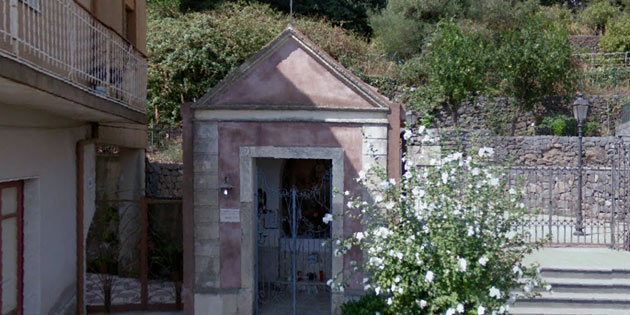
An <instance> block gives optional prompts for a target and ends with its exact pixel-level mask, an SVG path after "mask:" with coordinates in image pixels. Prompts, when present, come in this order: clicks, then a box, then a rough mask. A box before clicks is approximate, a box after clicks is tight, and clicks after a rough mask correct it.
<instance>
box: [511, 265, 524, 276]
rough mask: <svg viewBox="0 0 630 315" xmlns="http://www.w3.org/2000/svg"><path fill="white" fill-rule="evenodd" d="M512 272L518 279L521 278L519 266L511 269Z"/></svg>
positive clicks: (521, 273)
mask: <svg viewBox="0 0 630 315" xmlns="http://www.w3.org/2000/svg"><path fill="white" fill-rule="evenodd" d="M512 272H513V273H516V274H518V277H519V278H520V277H522V276H523V270H521V268H519V266H514V267H512Z"/></svg>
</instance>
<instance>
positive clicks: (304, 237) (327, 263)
mask: <svg viewBox="0 0 630 315" xmlns="http://www.w3.org/2000/svg"><path fill="white" fill-rule="evenodd" d="M257 175H258V176H261V175H260V174H257ZM263 182H264V179H263ZM330 183H331V182H330V175H326V176H324V178H323V179H322V183H321V184H319V185H318V186H315V187H312V188H311V189H298V188H297V187H296V186H293V187H291V188H290V189H280V190H278V191H277V193H278V196H279V197H280V199H281V200H282V201H281V202H284V204H285V206H286V209H287V217H286V218H283V219H282V220H280V218H278V221H279V222H281V223H280V226H279V228H280V231H278V233H279V234H278V236H277V237H278V239H277V244H275V245H276V247H277V249H276V251H277V252H278V256H277V257H278V262H277V268H278V274H277V275H276V276H275V277H273V276H269V275H263V277H264V278H267V279H266V280H262V283H261V275H260V271H261V269H262V268H261V263H260V260H259V257H260V255H261V253H260V251H261V250H264V249H266V248H265V246H264V245H267V246H268V245H269V244H268V242H273V241H272V240H269V239H267V235H263V232H261V231H259V230H257V232H256V235H257V244H258V250H257V251H256V255H257V256H256V258H255V261H256V265H257V267H256V290H257V292H256V314H267V313H265V311H264V310H261V305H262V304H264V303H268V302H269V300H275V301H276V302H279V303H283V302H284V303H286V302H288V301H287V300H286V299H283V297H285V296H283V294H282V293H283V292H280V293H277V296H272V292H271V291H283V290H282V289H283V288H286V289H290V290H291V292H290V293H291V299H290V301H291V302H290V303H291V304H290V305H291V307H290V309H285V307H286V306H287V305H275V308H274V311H275V313H276V314H280V313H282V311H281V310H280V309H282V310H284V311H285V312H286V313H289V312H290V313H291V314H294V315H296V314H298V301H297V300H298V297H297V295H298V294H297V293H298V281H300V283H299V285H300V286H305V287H308V290H309V292H310V293H317V292H318V289H317V286H322V287H325V288H326V289H325V290H326V292H328V289H327V286H326V283H325V282H324V281H325V280H322V279H324V278H323V277H328V276H330V267H331V266H332V261H331V260H330V259H329V258H327V257H321V255H320V253H321V252H323V253H328V254H331V247H330V246H329V245H326V246H324V245H323V244H322V241H327V240H328V239H329V237H330V235H331V232H330V228H329V226H328V225H327V226H326V227H325V228H319V227H317V226H313V225H312V224H308V222H306V220H305V219H304V215H303V205H304V202H305V201H307V200H308V201H312V202H314V203H316V204H318V205H319V206H322V207H323V208H325V209H328V212H330V205H327V204H325V203H326V201H325V200H322V198H324V197H323V196H322V194H321V188H322V187H323V185H330ZM269 192H270V190H269V188H268V187H266V188H265V190H264V192H262V191H261V190H259V191H258V198H257V199H258V200H259V202H260V200H261V199H260V198H264V199H266V194H267V193H269ZM330 193H331V194H332V189H331V192H330ZM261 194H264V197H262V196H261ZM324 199H325V198H324ZM330 201H332V199H330ZM257 210H258V211H257V224H256V226H257V227H259V224H260V222H261V219H262V216H263V212H264V211H262V210H261V208H260V204H259V208H258V209H257ZM279 210H280V209H278V214H277V215H278V216H281V215H282V214H281V212H280V211H279ZM283 223H287V224H288V231H285V232H282V227H283ZM286 232H288V233H289V235H286V236H289V237H290V238H288V239H287V238H283V237H282V235H283V234H284V233H286ZM298 240H299V242H298ZM283 253H285V255H283ZM286 254H288V255H289V256H290V257H286V256H287V255H286ZM305 254H307V256H308V258H307V259H306V261H308V263H313V264H317V265H321V266H322V267H321V268H323V269H322V270H319V273H320V274H314V273H312V274H311V273H309V275H306V274H304V275H302V276H305V277H304V278H302V276H300V273H301V272H304V271H300V270H298V255H301V257H300V259H301V263H302V264H303V263H305V261H302V260H303V259H304V257H302V256H304V255H305ZM262 255H265V256H266V257H264V258H268V257H270V256H269V253H268V252H263V253H262ZM272 255H273V253H272ZM328 256H331V255H328ZM286 258H290V266H286V260H288V259H286ZM267 266H269V265H267ZM283 267H285V268H283ZM286 267H288V268H286ZM321 268H320V269H321ZM287 269H288V270H287ZM265 271H267V272H268V273H269V272H270V270H265ZM283 271H284V273H283ZM309 277H312V278H313V279H310V278H309ZM298 278H299V279H298ZM284 279H286V281H285V280H284ZM309 281H310V282H309ZM318 281H319V282H318ZM265 286H267V288H266V290H265ZM284 293H287V292H286V291H285V292H284ZM315 295H316V294H315ZM328 302H330V301H328ZM328 304H329V303H328ZM309 307H312V308H314V305H311V306H309ZM326 307H327V308H329V305H326ZM282 314H285V313H282Z"/></svg>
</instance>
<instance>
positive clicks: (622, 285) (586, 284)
mask: <svg viewBox="0 0 630 315" xmlns="http://www.w3.org/2000/svg"><path fill="white" fill-rule="evenodd" d="M544 281H545V282H546V283H547V284H550V285H551V287H552V290H553V292H557V293H589V292H592V293H606V294H608V293H612V294H622V293H623V294H628V295H630V279H623V278H622V279H588V278H586V279H580V278H545V279H544ZM538 291H539V292H544V291H545V289H544V288H538Z"/></svg>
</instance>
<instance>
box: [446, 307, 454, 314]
mask: <svg viewBox="0 0 630 315" xmlns="http://www.w3.org/2000/svg"><path fill="white" fill-rule="evenodd" d="M445 314H446V315H454V314H455V310H454V309H452V308H450V307H449V308H448V309H447V310H446V313H445Z"/></svg>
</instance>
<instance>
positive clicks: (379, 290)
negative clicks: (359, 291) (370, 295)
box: [374, 287, 381, 295]
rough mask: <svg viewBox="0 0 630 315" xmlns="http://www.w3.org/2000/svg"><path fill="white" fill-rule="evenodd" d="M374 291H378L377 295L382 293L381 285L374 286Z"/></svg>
mask: <svg viewBox="0 0 630 315" xmlns="http://www.w3.org/2000/svg"><path fill="white" fill-rule="evenodd" d="M374 292H375V293H376V295H379V294H381V287H376V288H374Z"/></svg>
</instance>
